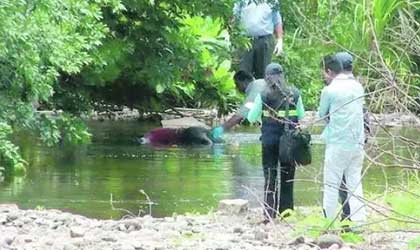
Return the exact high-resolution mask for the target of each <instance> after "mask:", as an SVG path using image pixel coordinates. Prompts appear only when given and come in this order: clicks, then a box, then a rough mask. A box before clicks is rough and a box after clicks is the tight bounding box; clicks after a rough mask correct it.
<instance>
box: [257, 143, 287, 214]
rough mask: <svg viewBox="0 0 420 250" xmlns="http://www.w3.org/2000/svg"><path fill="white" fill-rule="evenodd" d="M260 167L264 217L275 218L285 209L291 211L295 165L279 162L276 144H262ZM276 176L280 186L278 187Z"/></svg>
mask: <svg viewBox="0 0 420 250" xmlns="http://www.w3.org/2000/svg"><path fill="white" fill-rule="evenodd" d="M279 163H280V166H279ZM262 165H263V171H264V207H265V209H266V211H265V215H266V216H268V217H271V218H275V217H276V215H277V214H281V213H282V212H283V211H285V210H286V209H293V179H294V177H295V165H294V164H289V163H287V164H286V163H281V162H279V145H278V144H262ZM278 170H280V173H278ZM278 176H279V177H280V178H279V179H280V185H278Z"/></svg>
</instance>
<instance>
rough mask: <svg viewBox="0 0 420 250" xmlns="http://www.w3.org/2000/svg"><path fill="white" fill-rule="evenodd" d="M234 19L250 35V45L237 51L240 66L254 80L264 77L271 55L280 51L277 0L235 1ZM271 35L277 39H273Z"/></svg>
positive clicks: (280, 38)
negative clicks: (243, 49)
mask: <svg viewBox="0 0 420 250" xmlns="http://www.w3.org/2000/svg"><path fill="white" fill-rule="evenodd" d="M233 15H234V19H235V20H237V21H239V24H240V25H241V27H242V28H243V29H244V31H245V33H246V35H247V36H248V37H250V38H251V42H252V47H251V48H250V49H249V50H246V51H242V52H241V53H240V54H241V55H240V61H239V69H238V70H243V71H246V72H249V73H251V74H252V75H253V76H254V77H255V78H256V79H262V78H264V72H265V68H266V66H267V65H268V64H269V63H270V62H271V59H272V54H273V53H274V54H275V55H277V56H278V55H280V54H281V53H282V52H283V26H282V20H281V16H280V12H279V4H278V3H277V1H266V0H259V1H256V0H238V1H237V2H236V3H235V5H234V8H233ZM273 34H274V35H275V37H276V40H277V41H274V37H273Z"/></svg>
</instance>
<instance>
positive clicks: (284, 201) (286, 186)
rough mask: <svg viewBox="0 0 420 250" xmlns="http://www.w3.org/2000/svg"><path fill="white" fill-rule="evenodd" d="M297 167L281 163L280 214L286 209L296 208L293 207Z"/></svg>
mask: <svg viewBox="0 0 420 250" xmlns="http://www.w3.org/2000/svg"><path fill="white" fill-rule="evenodd" d="M295 169H296V166H295V164H293V163H284V162H282V163H280V180H281V184H280V204H279V214H281V213H283V212H284V211H285V210H286V209H292V210H293V208H294V205H293V186H294V178H295Z"/></svg>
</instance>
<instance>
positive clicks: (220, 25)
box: [56, 0, 237, 113]
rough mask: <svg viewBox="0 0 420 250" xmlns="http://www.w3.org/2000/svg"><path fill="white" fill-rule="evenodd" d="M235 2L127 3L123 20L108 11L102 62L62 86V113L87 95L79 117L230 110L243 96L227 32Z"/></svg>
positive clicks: (132, 0)
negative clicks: (100, 108)
mask: <svg viewBox="0 0 420 250" xmlns="http://www.w3.org/2000/svg"><path fill="white" fill-rule="evenodd" d="M232 2H233V1H218V2H206V1H189V2H188V3H187V2H185V1H180V0H178V1H159V2H153V1H142V0H126V1H123V4H124V6H125V8H126V9H125V10H124V11H122V12H120V13H112V12H111V11H108V10H105V13H104V17H105V18H104V20H105V23H106V24H107V26H108V27H109V28H110V30H111V33H110V36H108V37H107V39H106V40H105V41H104V43H103V45H102V46H101V48H100V49H99V50H98V53H96V54H95V56H96V58H99V60H98V61H100V63H96V64H92V65H90V66H88V67H86V68H85V69H84V70H83V71H82V72H81V74H79V75H78V76H77V77H65V78H63V79H62V81H61V84H60V85H59V86H57V89H56V92H59V93H63V95H62V96H61V97H58V98H57V100H56V101H57V103H61V104H60V106H59V107H68V106H70V105H68V104H67V103H74V102H75V101H73V100H74V99H75V98H76V96H78V97H80V96H84V97H83V100H85V101H84V104H83V105H78V108H79V111H80V110H88V109H89V108H90V107H92V106H95V105H96V106H97V105H98V104H117V105H126V106H130V107H135V108H137V109H139V110H140V111H151V110H153V111H159V110H162V109H166V108H169V107H174V106H186V107H197V108H200V107H210V106H211V107H214V106H218V107H219V109H220V110H221V111H222V112H224V113H225V112H227V111H229V110H231V109H232V106H233V104H234V103H235V102H236V100H237V97H236V94H235V92H234V86H233V84H232V80H231V78H232V77H231V76H232V74H231V73H230V72H229V67H228V63H226V60H229V59H230V53H229V42H228V40H227V36H226V35H227V33H226V32H223V30H224V29H225V25H226V23H227V20H228V19H229V18H230V13H231V8H232V4H233V3H232ZM206 15H207V16H208V17H199V16H206ZM69 93H77V94H73V95H70V94H69ZM79 111H78V110H74V111H73V112H74V113H78V112H79Z"/></svg>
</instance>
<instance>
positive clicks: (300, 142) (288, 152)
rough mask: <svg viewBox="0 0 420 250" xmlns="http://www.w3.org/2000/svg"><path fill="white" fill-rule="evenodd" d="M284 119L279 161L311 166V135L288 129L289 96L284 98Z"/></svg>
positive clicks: (306, 132)
mask: <svg viewBox="0 0 420 250" xmlns="http://www.w3.org/2000/svg"><path fill="white" fill-rule="evenodd" d="M285 118H286V122H285V123H284V131H283V134H282V135H281V136H280V142H279V158H280V161H281V162H286V163H291V164H294V163H296V164H298V165H308V164H311V162H312V154H311V134H310V133H309V132H308V131H303V130H300V129H290V122H289V96H287V97H286V114H285Z"/></svg>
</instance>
